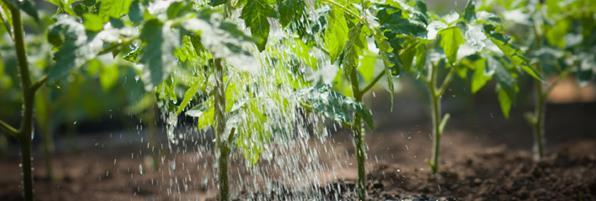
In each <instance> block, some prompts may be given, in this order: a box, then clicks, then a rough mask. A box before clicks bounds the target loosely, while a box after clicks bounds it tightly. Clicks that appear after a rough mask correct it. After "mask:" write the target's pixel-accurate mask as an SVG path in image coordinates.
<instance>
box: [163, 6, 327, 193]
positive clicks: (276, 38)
mask: <svg viewBox="0 0 596 201" xmlns="http://www.w3.org/2000/svg"><path fill="white" fill-rule="evenodd" d="M311 6H312V5H311ZM309 10H310V11H309ZM307 12H312V9H307ZM322 12H324V11H322ZM307 16H312V17H314V18H317V15H315V14H313V15H307ZM307 21H310V22H315V23H318V20H316V19H314V20H307ZM305 23H308V22H305ZM306 26H312V25H306ZM318 26H321V25H318ZM273 27H275V28H274V29H273V30H272V31H271V33H272V34H271V36H270V39H269V40H270V41H269V44H271V45H270V47H268V49H267V50H266V51H264V52H262V53H259V52H257V51H256V50H255V53H254V55H256V56H255V57H256V59H257V60H258V61H259V63H260V64H259V65H258V66H259V68H258V69H257V70H254V69H253V70H251V68H250V67H251V66H250V64H253V63H254V62H253V59H254V58H251V60H250V61H246V62H238V61H235V62H232V63H228V64H230V65H231V66H227V71H226V79H225V85H226V96H227V97H226V99H228V100H226V102H227V103H226V104H228V105H229V107H230V108H229V109H227V110H229V111H227V112H226V116H227V122H226V128H225V130H226V131H225V132H224V133H225V135H227V134H228V133H230V131H231V130H232V128H235V129H236V130H237V134H236V136H234V141H233V142H227V143H228V144H233V146H232V155H231V157H230V164H229V171H228V172H229V177H230V178H231V179H230V187H231V189H230V190H231V192H232V196H231V197H238V196H241V197H244V198H245V199H249V200H272V199H275V200H324V199H325V197H326V196H325V195H324V193H323V192H322V191H321V189H320V188H319V186H323V183H322V182H324V181H326V180H331V179H335V177H336V176H335V174H334V173H333V171H331V170H330V169H331V168H330V166H329V165H328V164H325V163H324V162H322V160H321V157H322V154H326V153H327V152H334V150H333V147H331V146H329V145H326V143H325V139H326V137H327V136H328V131H327V127H326V126H325V120H324V119H323V118H322V117H320V116H316V115H314V114H311V113H308V112H306V111H304V110H303V109H301V108H302V105H301V104H302V101H303V97H300V96H299V95H297V94H298V93H296V91H298V90H300V89H302V88H305V87H307V85H306V83H307V82H308V81H312V80H308V79H321V77H318V76H313V75H316V74H317V73H319V74H320V72H314V70H312V69H310V68H307V67H305V66H304V64H302V63H303V61H297V59H296V58H295V57H292V52H291V51H290V50H291V49H292V45H293V44H292V43H287V42H281V41H282V40H283V39H285V38H284V37H288V36H290V35H291V34H288V33H284V32H283V31H282V29H281V28H279V25H278V26H273ZM315 40H320V39H317V38H315ZM284 41H287V40H284ZM312 51H313V54H312V55H313V57H314V58H315V59H316V61H317V63H316V65H329V63H330V62H329V61H328V59H326V58H325V56H323V53H322V51H317V50H316V49H315V50H312ZM235 59H238V58H235ZM242 63H244V65H245V66H238V65H239V64H242ZM247 64H248V65H247ZM160 106H161V108H162V110H164V111H167V109H166V104H161V105H160ZM162 114H165V116H163V117H162V119H164V120H165V122H166V133H167V136H168V140H169V144H168V145H169V146H168V148H169V151H170V152H171V153H172V155H173V157H171V158H169V159H165V158H162V159H161V160H162V162H164V167H167V168H164V170H163V171H161V174H162V184H161V185H162V186H164V187H166V191H167V194H168V195H170V196H172V197H174V198H176V199H181V200H188V199H192V200H197V199H203V198H202V196H206V197H212V196H214V195H215V194H216V191H215V189H216V188H217V178H215V176H214V175H217V174H216V172H217V171H218V167H217V165H216V164H217V163H216V162H215V161H216V159H217V157H218V154H217V153H218V152H217V151H216V148H215V147H214V145H213V144H214V143H213V141H214V139H215V137H214V134H213V133H212V132H211V131H209V130H207V131H201V130H197V129H196V125H184V124H185V123H184V122H182V121H179V119H178V116H177V115H176V113H174V112H163V113H162ZM225 135H223V136H222V138H223V139H227V138H228V136H225ZM315 145H316V146H317V148H314V146H315ZM166 165H167V166H166ZM197 172H198V173H197ZM329 173H331V174H329ZM197 175H198V176H197ZM196 188H198V191H199V192H201V193H199V195H196V192H197V190H196ZM257 192H259V193H257ZM189 193H190V194H193V195H191V196H188V195H187V194H189ZM239 194H241V195H239ZM196 196H199V197H198V198H197V197H196Z"/></svg>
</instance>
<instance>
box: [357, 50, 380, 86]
mask: <svg viewBox="0 0 596 201" xmlns="http://www.w3.org/2000/svg"><path fill="white" fill-rule="evenodd" d="M376 64H377V55H375V54H373V53H372V52H369V51H366V52H365V53H364V54H363V55H362V56H361V57H360V62H359V65H358V72H359V73H360V75H361V76H362V78H363V81H366V82H370V81H372V80H373V79H374V77H375V67H376Z"/></svg>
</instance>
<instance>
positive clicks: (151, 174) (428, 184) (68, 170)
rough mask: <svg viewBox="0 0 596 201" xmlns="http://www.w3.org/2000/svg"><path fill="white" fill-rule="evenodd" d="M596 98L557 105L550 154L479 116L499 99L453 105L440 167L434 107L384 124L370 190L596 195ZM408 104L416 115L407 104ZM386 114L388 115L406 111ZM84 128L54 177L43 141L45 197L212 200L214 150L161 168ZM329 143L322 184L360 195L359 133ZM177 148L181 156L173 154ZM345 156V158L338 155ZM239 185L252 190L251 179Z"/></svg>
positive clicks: (371, 162)
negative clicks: (433, 154) (81, 142)
mask: <svg viewBox="0 0 596 201" xmlns="http://www.w3.org/2000/svg"><path fill="white" fill-rule="evenodd" d="M595 108H596V104H594V103H591V104H579V105H577V104H575V105H550V106H549V108H548V109H549V115H550V116H548V118H547V130H548V133H547V138H548V139H549V141H548V142H549V143H548V144H547V145H548V152H547V155H546V157H545V158H544V160H543V161H541V162H535V161H534V160H533V159H532V156H531V151H530V149H529V147H531V143H532V137H531V131H530V130H529V129H528V128H527V126H526V125H525V123H524V122H523V121H521V120H519V119H513V120H510V121H506V120H504V119H501V118H499V117H493V116H492V115H490V116H491V117H490V118H485V117H479V116H486V114H491V113H495V114H498V108H488V109H485V110H480V109H479V110H477V112H475V113H464V114H465V115H458V114H461V113H453V115H452V119H453V120H452V122H450V125H452V126H450V127H448V128H447V131H446V133H445V135H444V137H443V142H442V144H441V149H442V155H441V157H442V158H441V164H440V172H439V173H438V174H435V175H433V174H431V173H430V172H429V169H428V167H427V165H426V161H427V160H428V158H429V151H430V143H431V139H430V136H429V134H428V133H429V132H428V130H427V129H426V128H427V127H428V125H427V124H426V123H420V122H426V120H425V119H424V117H421V119H422V120H421V121H419V123H411V122H410V123H405V124H408V125H409V126H403V124H396V125H397V126H396V125H393V126H387V125H386V124H383V125H381V126H379V127H377V129H376V131H375V132H374V133H373V134H369V135H367V139H366V140H367V144H368V146H369V149H368V163H367V172H368V175H367V193H368V196H369V199H370V200H400V199H407V200H596V133H595V131H596V128H595V127H596V125H595V124H594V123H595V122H596V121H595V120H596V109H595ZM403 110H406V109H404V108H402V111H403ZM446 110H447V111H449V108H446ZM414 113H415V112H414ZM406 114H408V117H411V118H416V117H415V115H414V116H413V115H411V113H410V114H409V113H407V111H406ZM515 115H516V114H512V117H513V116H515ZM517 115H518V114H517ZM379 116H382V117H383V118H384V119H385V120H386V121H389V120H391V119H393V120H394V121H398V122H400V121H401V120H403V119H405V118H401V117H391V116H383V115H379ZM387 119H389V120H387ZM489 120H490V122H488V121H489ZM377 121H378V122H379V121H380V120H377ZM381 122H382V121H381ZM470 122H475V123H474V124H470ZM488 125H492V127H491V126H488ZM396 127H399V128H396ZM483 130H484V131H483ZM101 136H105V135H101ZM133 137H134V134H133ZM84 138H91V139H94V140H92V142H93V143H91V144H92V146H90V147H82V148H81V150H79V151H68V152H61V153H58V154H57V155H56V156H55V159H54V165H53V167H54V169H55V178H56V179H55V180H54V181H51V180H50V179H49V178H48V177H47V175H46V173H45V172H46V171H45V169H44V168H43V164H44V160H43V158H42V157H41V154H40V153H39V150H38V151H37V155H36V157H35V158H36V160H35V161H34V163H35V167H36V168H35V171H34V172H35V173H34V174H35V192H36V198H37V200H42V201H81V200H92V201H95V200H102V201H103V200H205V199H207V200H210V199H213V198H214V197H215V194H216V191H215V187H214V186H215V185H214V184H213V177H214V174H213V172H211V171H210V169H208V168H204V167H205V166H203V165H201V164H204V163H206V161H212V160H213V159H212V158H209V157H206V158H202V159H198V158H197V157H196V154H192V153H186V154H171V155H169V156H166V158H167V159H166V160H165V161H164V162H162V164H161V166H160V169H153V168H151V162H150V161H149V160H148V159H149V156H150V154H149V153H148V152H147V151H146V147H145V145H144V144H143V143H138V142H137V143H135V142H131V143H120V144H118V145H113V146H110V143H108V142H104V141H102V140H100V138H101V137H98V136H86V137H84ZM96 138H97V139H96ZM112 141H113V139H112ZM328 144H330V146H333V147H335V152H334V153H327V154H328V156H329V157H327V156H322V157H321V158H322V160H326V162H327V164H329V165H330V166H331V168H330V171H333V173H334V174H336V175H337V177H336V178H334V179H331V180H328V181H325V182H324V183H326V186H323V187H320V189H321V191H324V192H325V193H326V194H327V195H329V196H330V197H329V200H334V199H335V198H334V197H333V196H335V195H339V200H355V198H356V195H355V193H354V190H355V189H354V188H355V184H354V181H355V167H354V164H353V161H354V159H353V157H354V156H353V155H354V154H353V153H354V150H353V148H352V143H351V141H350V136H349V134H347V133H340V134H338V135H334V136H332V137H331V139H330V140H329V141H328ZM13 148H14V147H13ZM13 152H14V153H16V150H13ZM330 156H334V157H335V159H331V158H330ZM172 158H176V160H177V161H178V162H177V163H174V164H172V163H168V161H171V159H172ZM337 161H341V162H343V163H345V164H336V163H337ZM17 164H18V157H16V156H15V155H13V156H11V157H8V158H5V159H0V200H1V201H14V200H22V196H21V194H20V192H21V191H20V189H19V188H20V187H19V184H20V169H19V167H18V165H17ZM176 165H177V166H176ZM172 170H175V171H172ZM323 174H330V173H323ZM237 177H238V176H234V175H233V176H231V178H233V179H234V178H237ZM193 178H194V179H193ZM232 188H233V191H235V192H242V190H241V189H242V187H235V186H232ZM288 188H290V189H291V188H292V187H288ZM249 194H258V193H254V192H243V193H240V195H237V196H239V198H238V200H244V198H246V196H247V195H249ZM278 194H279V193H278ZM288 196H291V195H288ZM265 200H273V198H271V199H265ZM281 200H284V199H283V198H282V199H281Z"/></svg>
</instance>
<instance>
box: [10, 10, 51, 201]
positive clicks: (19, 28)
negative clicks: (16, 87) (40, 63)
mask: <svg viewBox="0 0 596 201" xmlns="http://www.w3.org/2000/svg"><path fill="white" fill-rule="evenodd" d="M0 7H1V11H2V22H3V24H4V26H5V27H6V29H7V30H8V32H9V33H10V35H11V38H12V39H13V41H14V48H15V51H16V55H17V64H18V69H19V70H18V71H19V75H20V76H19V79H20V83H21V91H22V95H23V107H22V110H23V112H22V114H21V124H20V126H19V128H18V129H17V128H14V127H12V126H11V125H9V124H8V123H6V122H4V121H0V129H1V130H2V132H3V133H5V134H7V135H8V136H11V137H14V138H15V139H16V140H17V141H18V142H19V144H20V146H21V168H22V172H23V194H24V199H25V200H26V201H32V200H33V177H32V173H31V167H32V158H31V140H32V136H33V130H32V129H33V107H34V105H33V101H34V99H35V92H36V91H37V90H38V89H39V88H40V87H41V86H42V85H43V84H44V83H45V82H46V80H47V78H46V77H43V78H41V79H39V80H37V81H33V78H32V76H31V73H30V68H29V64H28V61H27V54H26V50H25V48H26V47H25V40H24V38H25V31H24V30H23V23H22V17H21V12H25V13H27V14H28V15H30V16H31V17H33V18H34V19H36V20H39V17H38V14H37V10H36V8H35V6H34V4H33V2H32V1H19V2H14V1H8V0H3V1H2V2H0Z"/></svg>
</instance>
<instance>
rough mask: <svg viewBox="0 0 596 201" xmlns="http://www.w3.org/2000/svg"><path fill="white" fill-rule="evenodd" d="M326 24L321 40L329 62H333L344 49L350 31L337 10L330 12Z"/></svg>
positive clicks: (341, 14) (341, 13)
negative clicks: (323, 42)
mask: <svg viewBox="0 0 596 201" xmlns="http://www.w3.org/2000/svg"><path fill="white" fill-rule="evenodd" d="M327 24H328V25H327V27H326V29H325V35H324V39H323V40H324V41H325V49H326V50H327V53H329V57H330V58H331V62H335V61H336V60H337V58H338V57H339V55H340V54H341V53H342V51H343V50H344V48H345V47H346V43H347V42H348V39H349V31H350V30H349V29H348V24H347V22H346V19H345V17H344V13H343V12H342V11H341V10H339V9H333V10H331V14H330V15H329V17H327Z"/></svg>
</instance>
